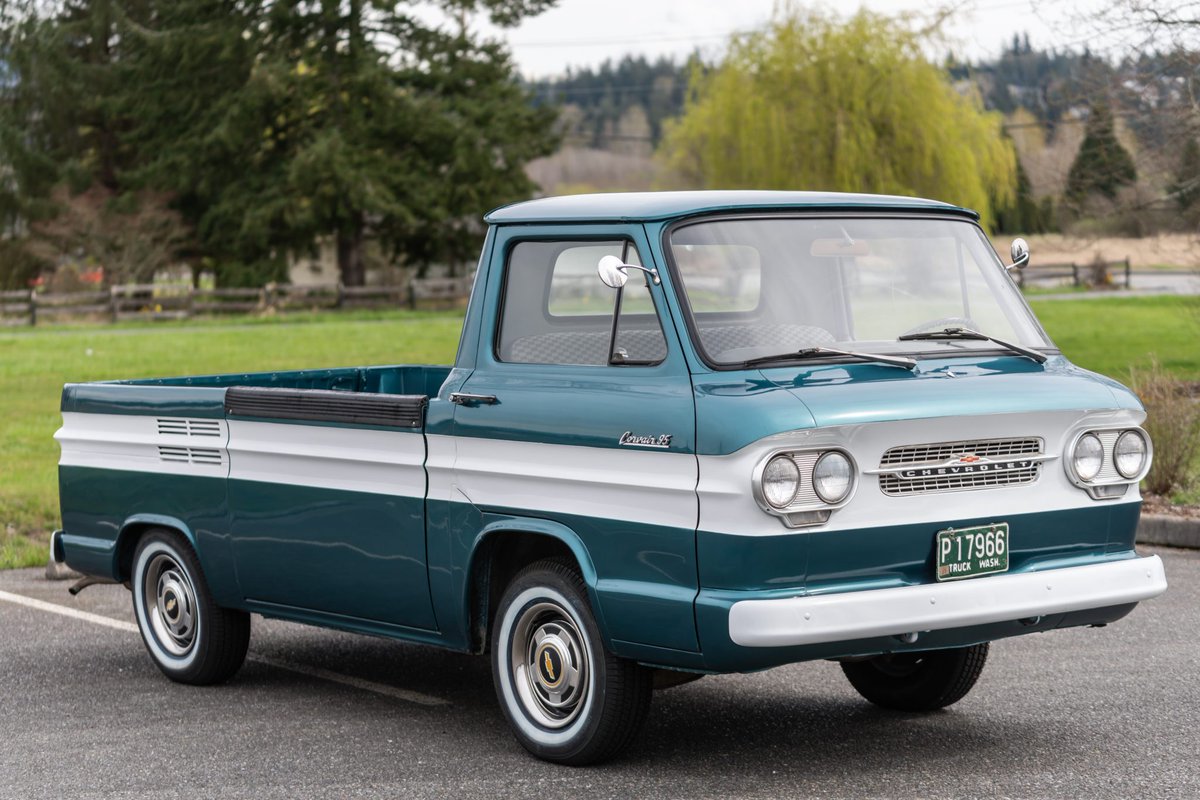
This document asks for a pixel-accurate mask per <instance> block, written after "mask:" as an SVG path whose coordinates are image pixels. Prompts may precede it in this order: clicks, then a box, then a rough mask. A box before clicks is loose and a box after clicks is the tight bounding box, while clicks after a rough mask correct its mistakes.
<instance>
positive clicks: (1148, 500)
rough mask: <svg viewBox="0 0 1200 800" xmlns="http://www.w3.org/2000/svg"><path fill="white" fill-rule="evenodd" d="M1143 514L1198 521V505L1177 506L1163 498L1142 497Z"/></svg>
mask: <svg viewBox="0 0 1200 800" xmlns="http://www.w3.org/2000/svg"><path fill="white" fill-rule="evenodd" d="M1142 513H1143V514H1161V515H1163V516H1167V517H1181V518H1183V519H1200V505H1177V504H1175V503H1172V502H1171V501H1170V500H1169V499H1167V498H1165V497H1160V496H1159V495H1155V494H1144V495H1142Z"/></svg>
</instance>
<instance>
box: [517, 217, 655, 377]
mask: <svg viewBox="0 0 1200 800" xmlns="http://www.w3.org/2000/svg"><path fill="white" fill-rule="evenodd" d="M608 255H612V256H617V257H618V258H622V259H624V260H625V262H626V263H627V264H640V263H641V260H640V258H639V256H638V254H637V250H636V249H635V248H634V247H633V245H632V243H630V242H626V241H619V240H615V241H605V242H595V241H593V242H578V241H576V242H544V241H539V242H519V243H518V244H517V245H515V246H514V247H513V248H512V249H511V250H510V251H509V255H508V264H507V265H506V270H505V281H504V306H503V309H502V312H501V319H500V330H499V335H498V337H497V347H496V355H497V357H498V358H499V359H500V360H501V361H509V362H514V363H522V364H581V365H589V366H604V365H608V364H612V365H621V364H626V365H644V364H655V363H658V362H659V361H662V360H663V359H664V358H666V355H667V343H666V339H665V338H664V337H663V332H662V326H661V325H660V323H659V319H658V314H657V312H656V311H655V308H654V300H653V298H652V296H651V294H650V286H649V283H648V280H647V278H646V275H645V273H643V272H640V271H635V270H630V274H629V282H628V283H626V284H625V288H624V289H621V290H619V291H614V290H613V289H610V288H608V287H607V286H605V285H604V284H603V283H601V282H600V279H599V277H598V276H597V275H596V265H597V264H598V263H599V261H600V259H601V258H603V257H604V256H608Z"/></svg>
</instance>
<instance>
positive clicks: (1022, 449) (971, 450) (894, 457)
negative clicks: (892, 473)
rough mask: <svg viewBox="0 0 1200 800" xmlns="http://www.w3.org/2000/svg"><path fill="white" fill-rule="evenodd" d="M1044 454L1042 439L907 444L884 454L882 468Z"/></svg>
mask: <svg viewBox="0 0 1200 800" xmlns="http://www.w3.org/2000/svg"><path fill="white" fill-rule="evenodd" d="M1041 452H1042V440H1041V439H1037V438H1028V439H971V440H967V441H962V442H937V443H935V444H906V445H903V446H901V447H893V448H892V449H891V450H888V451H887V452H886V453H884V454H883V458H882V459H881V460H880V462H879V466H881V467H891V466H894V465H896V464H940V463H941V462H943V461H949V460H950V459H951V458H959V457H961V456H967V455H975V456H980V457H981V458H1004V457H1005V456H1019V455H1034V454H1039V453H1041Z"/></svg>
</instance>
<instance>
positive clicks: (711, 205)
mask: <svg viewBox="0 0 1200 800" xmlns="http://www.w3.org/2000/svg"><path fill="white" fill-rule="evenodd" d="M787 209H794V210H798V211H811V210H839V211H916V212H923V213H929V212H934V213H945V214H957V215H960V216H965V217H968V218H970V219H978V218H979V215H978V214H977V213H976V212H974V211H971V210H969V209H965V208H961V207H959V206H955V205H950V204H949V203H942V202H939V201H937V200H923V199H921V198H919V197H898V196H895V195H882V194H849V193H843V192H777V191H743V190H738V191H697V192H613V193H609V194H576V195H569V196H565V197H542V198H539V199H537V200H526V201H524V202H521V203H513V204H511V205H507V206H501V207H500V208H497V209H494V210H492V211H490V212H488V214H487V215H486V216H485V217H484V219H485V220H486V221H487V222H489V223H493V224H501V225H504V224H510V223H515V224H520V223H532V222H645V221H650V220H664V219H674V218H677V217H690V216H693V215H696V214H706V213H714V212H721V211H755V210H772V211H779V210H787Z"/></svg>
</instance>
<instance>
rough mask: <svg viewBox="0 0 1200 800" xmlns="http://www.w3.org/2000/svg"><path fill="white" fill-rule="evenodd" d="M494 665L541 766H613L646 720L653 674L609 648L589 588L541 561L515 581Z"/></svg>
mask: <svg viewBox="0 0 1200 800" xmlns="http://www.w3.org/2000/svg"><path fill="white" fill-rule="evenodd" d="M491 657H492V677H493V681H494V682H495V685H496V696H497V698H499V700H500V707H501V709H502V710H503V712H504V716H505V718H506V719H507V720H508V723H509V726H510V727H511V728H512V731H513V734H514V735H515V736H516V737H517V741H519V742H520V743H521V744H522V745H523V746H524V747H525V749H527V750H528V751H529V752H531V753H533V754H534V755H536V756H538V757H539V758H543V759H545V760H547V761H553V762H555V763H559V764H571V765H582V764H594V763H596V762H599V761H603V760H605V759H608V758H612V757H613V756H615V755H616V754H617V753H619V752H620V751H621V750H622V749H624V748H625V747H626V746H627V745H628V744H629V743H630V742H631V741H632V740H633V738H634V736H635V735H636V734H637V732H638V731H639V730H640V729H641V726H642V723H643V722H644V721H645V718H646V713H647V710H648V709H649V706H650V693H651V687H652V685H653V676H652V673H651V671H650V670H648V669H646V668H645V667H642V666H639V665H638V664H636V663H634V662H632V661H627V660H625V659H622V658H618V657H617V656H615V655H613V654H612V653H610V652H609V651H608V650H607V649H606V648H605V646H604V642H603V641H602V639H601V636H600V630H599V628H598V627H597V626H596V622H595V619H594V618H593V616H592V611H591V607H590V605H589V604H588V600H587V590H586V587H585V585H584V583H583V580H582V579H581V578H580V577H579V575H578V574H577V573H576V572H575V571H574V570H573V569H571V568H570V567H568V566H567V565H566V564H563V563H562V562H560V561H553V560H550V561H539V562H537V563H535V564H532V565H530V566H528V567H526V568H525V569H523V570H522V571H521V572H519V573H517V575H516V576H515V577H514V578H513V580H512V582H511V583H510V584H509V586H508V588H507V589H506V590H505V592H504V596H503V598H502V599H501V601H500V606H499V609H498V611H497V614H496V620H495V623H494V624H493V626H492V641H491Z"/></svg>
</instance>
